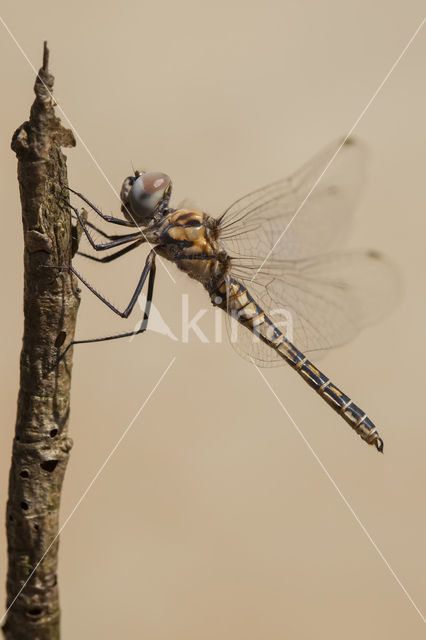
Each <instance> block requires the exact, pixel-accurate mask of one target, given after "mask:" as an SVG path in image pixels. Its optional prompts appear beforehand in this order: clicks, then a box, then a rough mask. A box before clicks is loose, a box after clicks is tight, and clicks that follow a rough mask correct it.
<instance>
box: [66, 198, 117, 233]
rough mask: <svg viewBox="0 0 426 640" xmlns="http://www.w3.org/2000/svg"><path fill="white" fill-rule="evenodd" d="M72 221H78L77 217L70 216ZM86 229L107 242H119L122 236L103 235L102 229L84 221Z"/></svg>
mask: <svg viewBox="0 0 426 640" xmlns="http://www.w3.org/2000/svg"><path fill="white" fill-rule="evenodd" d="M66 203H67V206H68V201H66ZM72 218H73V220H78V218H77V216H75V215H73V216H72ZM84 224H85V226H86V227H89V229H93V231H96V232H97V233H99V235H101V236H102V237H103V238H106V239H107V240H119V239H120V238H122V237H123V236H122V235H116V234H112V235H111V234H109V233H105V231H104V230H103V229H101V228H100V227H97V226H96V225H95V224H93V222H89V220H86V222H85V223H84Z"/></svg>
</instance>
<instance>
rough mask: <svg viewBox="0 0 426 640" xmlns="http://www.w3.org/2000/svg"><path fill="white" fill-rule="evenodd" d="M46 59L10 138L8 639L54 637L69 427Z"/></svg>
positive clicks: (59, 157) (56, 162) (67, 282)
mask: <svg viewBox="0 0 426 640" xmlns="http://www.w3.org/2000/svg"><path fill="white" fill-rule="evenodd" d="M48 58H49V52H48V49H47V46H46V43H45V46H44V56H43V67H42V68H41V69H40V71H39V74H38V76H37V80H36V83H35V86H34V91H35V94H36V98H35V101H34V103H33V105H32V107H31V112H30V119H29V121H27V122H24V124H23V125H21V126H20V127H19V128H18V129H17V131H16V132H15V133H14V135H13V138H12V149H13V150H14V151H15V153H16V155H17V158H18V180H19V188H20V197H21V204H22V222H23V227H24V245H25V247H24V316H25V324H24V336H23V345H22V352H21V363H20V364H21V368H20V388H19V396H18V408H17V420H16V432H15V439H14V443H13V452H12V465H11V470H10V478H9V500H8V505H7V538H8V561H9V567H8V576H7V607H10V609H9V611H8V613H7V618H6V623H5V625H4V627H3V631H4V634H5V637H6V638H7V640H24V639H25V640H30V639H31V640H36V639H38V640H47V639H49V640H50V639H52V638H59V615H60V614H59V597H58V585H57V578H56V571H57V560H58V539H56V540H55V536H57V533H58V522H59V503H60V495H61V488H62V482H63V478H64V473H65V468H66V465H67V461H68V457H69V452H70V449H71V446H72V442H71V440H70V438H69V437H68V433H67V429H68V419H69V411H70V384H71V370H70V367H71V354H69V356H68V357H67V363H66V364H65V362H63V361H61V362H60V364H59V365H58V366H57V358H58V353H59V349H60V347H61V345H62V343H63V342H64V341H65V342H66V343H68V342H69V341H70V340H72V338H73V336H74V327H75V322H76V314H77V309H78V305H79V298H78V294H77V293H76V291H77V288H76V283H75V281H74V280H73V279H72V277H71V275H70V274H69V273H68V272H66V271H59V270H55V269H44V268H42V266H43V265H61V264H69V263H70V261H71V257H72V256H71V253H72V247H74V249H75V244H76V242H75V238H74V242H73V235H74V231H73V227H72V226H71V222H70V215H69V211H67V208H66V207H64V206H63V205H62V204H61V200H60V197H59V196H60V194H61V192H62V189H61V186H60V185H61V184H67V170H66V158H65V156H64V155H63V154H62V152H61V147H64V146H74V145H75V139H74V136H73V134H72V133H71V131H69V130H68V129H65V128H64V127H62V125H61V123H60V121H59V119H58V118H57V117H56V116H55V112H54V106H55V104H54V101H53V100H52V97H51V93H50V92H51V91H52V89H53V80H54V78H53V76H52V75H51V74H50V73H49V71H48ZM53 540H55V542H54V543H53V545H52V546H51V548H50V549H49V551H48V553H47V554H46V556H45V557H43V556H44V554H45V552H46V550H47V549H48V547H49V545H50V544H51V543H52V541H53ZM42 558H43V559H42ZM40 560H41V562H40ZM39 562H40V564H39V565H38V566H37V564H38V563H39ZM36 566H37V568H36V570H35V571H34V572H33V570H34V568H35V567H36ZM27 581H28V582H27Z"/></svg>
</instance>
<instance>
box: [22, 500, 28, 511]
mask: <svg viewBox="0 0 426 640" xmlns="http://www.w3.org/2000/svg"><path fill="white" fill-rule="evenodd" d="M21 509H23V510H24V511H27V510H28V509H29V504H28V502H21Z"/></svg>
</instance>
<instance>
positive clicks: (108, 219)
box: [64, 185, 135, 227]
mask: <svg viewBox="0 0 426 640" xmlns="http://www.w3.org/2000/svg"><path fill="white" fill-rule="evenodd" d="M64 186H65V188H66V189H68V191H71V193H73V194H74V195H76V196H77V197H78V198H80V199H81V200H83V202H85V203H86V204H87V205H88V206H89V207H90V208H91V209H92V211H94V212H95V213H96V214H97V215H98V216H100V217H101V218H102V220H105V221H106V222H112V224H118V225H121V226H122V227H134V226H135V225H134V224H133V223H132V222H129V221H128V220H123V219H122V218H115V217H114V216H108V215H106V214H105V213H102V211H101V210H100V209H98V208H97V207H95V205H94V204H93V203H92V202H90V200H88V199H87V198H86V197H85V196H83V194H82V193H79V192H78V191H74V189H71V187H67V186H66V185H64Z"/></svg>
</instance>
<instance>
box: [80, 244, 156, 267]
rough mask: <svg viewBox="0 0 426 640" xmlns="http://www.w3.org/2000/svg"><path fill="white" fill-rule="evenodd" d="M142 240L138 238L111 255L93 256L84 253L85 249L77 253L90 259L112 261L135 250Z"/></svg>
mask: <svg viewBox="0 0 426 640" xmlns="http://www.w3.org/2000/svg"><path fill="white" fill-rule="evenodd" d="M142 242H143V240H136V242H134V243H133V244H130V245H128V246H127V247H124V249H120V251H116V253H112V254H110V255H109V256H104V257H103V258H98V257H97V256H91V255H90V253H84V251H77V254H76V255H78V256H84V257H85V258H89V260H94V261H95V262H112V261H113V260H116V259H117V258H121V256H124V255H125V254H126V253H128V252H129V251H133V249H135V248H136V247H139V245H140V244H141V243H142Z"/></svg>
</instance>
